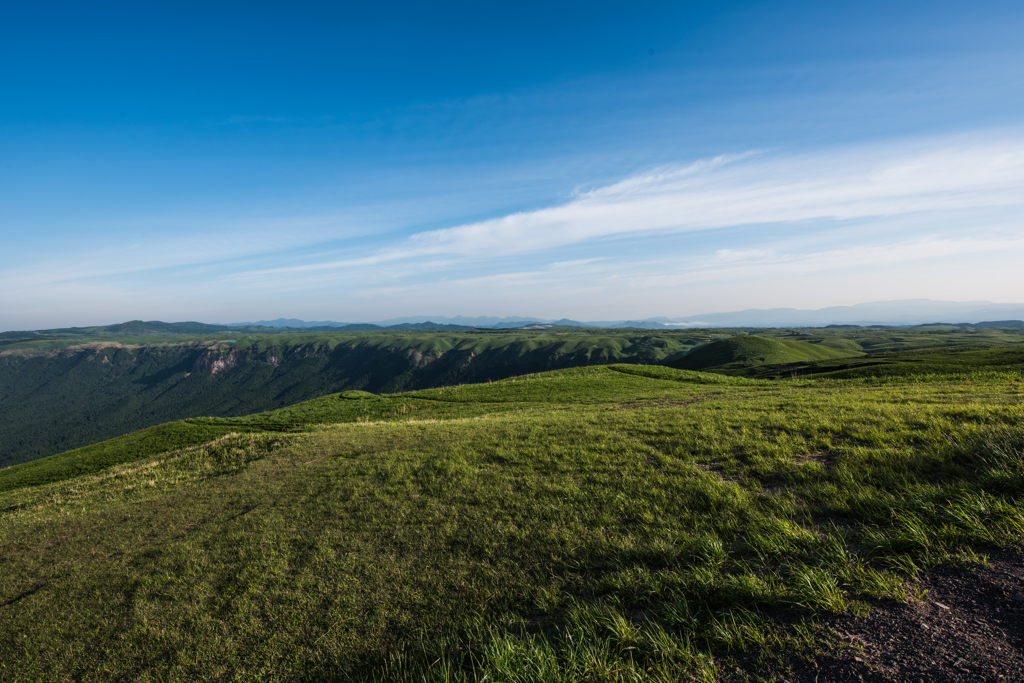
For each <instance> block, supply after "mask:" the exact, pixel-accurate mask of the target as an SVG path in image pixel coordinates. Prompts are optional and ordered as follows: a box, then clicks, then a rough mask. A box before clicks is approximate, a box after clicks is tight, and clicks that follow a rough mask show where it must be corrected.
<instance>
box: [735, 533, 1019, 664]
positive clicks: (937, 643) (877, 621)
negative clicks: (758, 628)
mask: <svg viewBox="0 0 1024 683" xmlns="http://www.w3.org/2000/svg"><path fill="white" fill-rule="evenodd" d="M921 586H922V587H923V588H924V589H926V590H927V595H926V596H925V599H924V600H923V601H922V602H920V603H918V604H915V605H909V606H908V605H901V604H897V603H891V602H890V603H881V604H879V605H876V606H875V609H874V610H873V611H872V612H871V614H869V615H868V616H866V617H861V618H858V617H853V616H839V617H836V618H833V619H829V620H828V621H829V622H830V623H829V626H830V627H831V628H832V629H834V631H835V634H836V637H837V638H838V639H839V641H840V643H842V644H844V645H847V646H849V647H841V648H839V649H838V650H837V651H836V652H834V653H833V654H831V655H826V656H819V657H817V658H816V659H815V661H810V662H809V661H805V660H800V659H798V658H796V657H793V658H792V659H791V661H789V662H787V664H786V666H777V665H776V666H774V667H772V666H769V667H768V669H767V670H765V668H764V667H763V666H759V667H757V668H756V669H755V667H753V666H750V669H749V670H747V667H746V664H747V662H748V661H752V659H753V658H751V659H749V660H742V658H741V661H740V663H741V666H735V665H733V666H731V667H729V668H728V669H726V671H724V672H723V675H722V677H721V678H720V680H722V681H730V682H731V681H751V680H758V679H760V680H764V679H766V678H767V679H768V680H777V681H800V682H801V683H802V682H805V681H806V682H811V681H857V682H859V681H901V682H902V681H907V682H911V683H917V682H918V681H920V682H922V683H931V682H932V681H935V682H949V683H966V682H967V681H972V682H973V681H998V682H1010V681H1024V555H1022V554H1021V553H1020V552H1012V551H996V552H993V553H991V554H990V556H989V566H987V567H984V568H980V569H965V568H954V567H940V568H937V569H933V570H931V571H929V572H927V573H926V574H925V575H923V576H922V577H921ZM786 669H788V670H786Z"/></svg>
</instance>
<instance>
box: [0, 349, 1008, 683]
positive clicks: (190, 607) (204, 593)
mask: <svg viewBox="0 0 1024 683" xmlns="http://www.w3.org/2000/svg"><path fill="white" fill-rule="evenodd" d="M851 341H853V342H854V343H857V344H858V346H859V348H856V349H854V348H848V349H846V351H847V352H849V353H847V356H846V357H845V359H844V360H842V361H840V360H839V359H838V358H836V357H835V356H834V354H832V353H830V352H827V351H828V350H831V349H834V348H835V346H831V347H830V346H828V345H825V344H824V342H819V343H818V345H819V346H820V348H816V349H814V350H813V351H814V353H812V354H811V355H810V356H807V355H806V354H804V355H802V356H801V357H799V358H795V359H794V358H793V357H791V356H787V357H781V358H780V357H779V354H780V353H781V354H783V355H785V354H786V353H789V352H790V351H792V348H791V344H782V345H781V346H782V350H780V349H779V347H777V346H774V345H771V344H769V345H767V347H765V349H762V348H761V346H764V345H761V344H760V342H755V343H754V345H755V346H757V348H756V349H754V350H755V351H757V352H761V351H769V352H770V353H767V355H765V354H762V356H759V357H764V358H765V360H764V361H763V362H764V365H763V368H762V369H764V368H769V367H771V368H774V369H772V370H771V372H774V373H775V374H776V375H777V376H779V377H783V379H774V380H769V379H756V378H750V377H744V376H736V375H737V374H744V373H745V372H747V371H746V370H741V371H736V370H735V368H734V369H732V370H729V369H728V368H726V369H725V370H722V371H720V372H717V373H710V372H698V371H693V370H686V369H678V368H672V367H665V366H656V365H628V364H611V365H600V366H592V367H580V368H568V369H561V370H553V371H549V372H541V373H534V374H529V375H525V376H520V377H514V378H509V379H504V380H501V381H495V382H490V383H479V384H472V385H463V386H452V387H446V388H433V389H425V390H420V391H408V392H403V393H394V394H388V395H375V394H372V393H369V392H365V391H345V392H342V393H335V394H330V395H327V396H323V397H321V398H318V399H315V400H311V401H307V402H304V403H299V404H296V405H292V406H289V407H285V408H281V409H278V410H274V411H270V412H264V413H258V414H254V415H249V416H244V417H229V418H194V419H189V420H185V421H181V422H176V423H171V424H167V425H162V426H159V427H153V428H150V429H147V430H144V431H142V432H138V433H133V434H129V435H127V436H123V437H119V438H115V439H112V440H110V441H106V442H102V443H100V444H95V445H92V446H88V447H86V448H81V449H78V450H77V451H70V452H67V453H62V454H59V455H55V456H51V457H49V458H44V459H41V460H37V461H34V462H30V463H25V464H22V465H18V466H15V467H11V468H8V469H6V470H0V678H3V679H4V680H10V681H36V680H45V681H64V680H67V681H70V680H75V681H77V680H126V681H127V680H131V681H139V680H141V681H177V680H239V681H240V680H297V681H304V680H351V681H366V680H379V681H474V682H483V681H495V682H497V681H508V682H513V681H522V682H524V683H525V682H527V681H531V682H532V681H551V682H555V681H680V680H697V681H713V680H716V678H718V677H719V676H720V674H721V673H722V672H723V670H724V669H725V668H726V667H730V666H731V665H732V664H733V663H735V662H736V661H737V660H738V659H739V658H743V657H749V658H751V659H754V660H755V661H760V662H764V663H765V664H769V663H775V664H776V665H778V663H779V662H780V661H782V660H781V658H782V657H783V654H784V653H791V654H792V653H796V654H797V655H799V656H801V657H808V658H813V657H814V656H815V655H816V653H819V652H821V651H822V650H823V649H827V648H830V647H834V640H833V639H832V638H831V635H830V632H829V628H828V626H827V622H828V620H829V615H832V614H836V613H854V614H856V613H862V612H865V611H867V610H869V609H870V608H871V606H872V605H874V604H877V603H878V601H902V602H913V601H915V600H919V599H921V597H922V594H921V589H920V588H919V586H918V584H917V583H916V581H915V577H917V576H918V575H919V574H920V573H921V572H922V571H924V570H927V569H928V568H929V567H933V566H936V565H938V564H944V563H953V564H960V565H972V564H978V563H982V562H984V553H985V552H986V551H987V550H989V549H992V548H1006V547H1019V546H1020V544H1021V539H1022V536H1024V422H1022V418H1024V405H1022V399H1024V375H1022V372H1021V366H1020V361H1019V359H1018V358H1017V356H1015V355H1012V354H1011V355H1012V357H1011V356H1007V355H1006V354H1007V353H1009V352H1010V351H1012V348H1011V349H1009V350H1008V349H1007V348H1004V347H994V348H989V349H984V348H978V347H974V348H975V350H973V351H964V352H960V353H945V354H939V352H938V351H934V352H933V353H934V354H935V356H936V357H939V356H941V359H940V360H941V362H936V363H933V365H937V366H940V365H941V366H943V368H942V369H941V371H932V370H929V371H927V372H919V371H917V370H914V371H909V370H908V369H907V368H909V367H911V366H913V367H915V368H916V367H918V365H920V364H917V365H915V363H914V362H912V361H910V360H907V361H906V362H903V363H902V366H901V367H894V368H891V371H890V372H887V373H878V374H875V375H873V376H855V377H845V378H843V377H839V378H837V377H835V376H833V372H848V371H849V370H850V368H847V369H846V370H841V371H831V372H830V371H823V372H820V373H817V374H809V375H808V374H805V375H804V376H800V377H796V378H794V377H793V375H792V373H790V372H789V371H788V370H786V369H785V368H786V366H787V364H792V363H798V364H803V365H807V366H810V365H813V364H815V363H825V364H827V363H840V364H843V363H846V364H847V365H848V364H850V363H851V362H854V361H858V362H859V361H860V360H862V359H864V358H865V356H863V354H864V353H865V352H866V350H865V348H864V347H863V346H860V342H858V341H857V340H855V339H853V340H851ZM801 343H804V342H801ZM833 343H835V342H833ZM892 343H899V342H892ZM924 346H928V345H922V346H921V347H919V348H917V350H913V349H911V350H910V351H909V352H911V353H917V354H924V353H925V352H924V351H922V350H921V348H923V347H924ZM931 346H932V347H935V346H940V347H941V346H944V344H942V343H939V344H937V345H936V344H932V345H931ZM768 347H770V348H768ZM787 349H788V350H789V351H786V350H787ZM706 351H709V352H713V353H716V354H717V353H719V351H720V350H716V349H711V348H710V345H709V346H708V347H706ZM797 351H803V349H802V347H798V348H797ZM885 352H887V353H889V352H892V353H895V352H896V351H895V350H893V349H886V350H885ZM722 353H723V354H724V352H722ZM772 354H775V355H772ZM1001 354H1002V355H1001ZM689 355H690V354H687V356H686V357H688V356H689ZM693 355H694V357H696V352H694V354H693ZM724 357H725V356H724V355H721V356H716V357H715V358H716V360H719V361H721V358H724ZM684 358H685V357H684ZM949 359H954V360H952V361H950V360H949ZM891 360H892V359H890V360H887V361H885V362H886V363H889V364H891V365H893V366H899V365H900V363H899V362H896V361H892V362H891V363H890V361H891ZM947 361H948V362H947ZM722 362H724V363H725V364H726V365H728V364H729V363H736V362H741V361H738V360H736V357H735V354H734V355H733V356H730V357H729V358H728V359H726V360H725V361H721V362H719V363H718V365H721V364H722ZM944 364H945V365H944ZM755 365H756V364H755V363H751V364H750V365H749V367H754V366H755ZM879 367H882V366H880V365H876V366H869V367H867V368H866V369H869V370H870V369H872V368H874V369H876V370H877V368H879ZM765 371H766V372H767V370H765ZM759 372H760V371H759Z"/></svg>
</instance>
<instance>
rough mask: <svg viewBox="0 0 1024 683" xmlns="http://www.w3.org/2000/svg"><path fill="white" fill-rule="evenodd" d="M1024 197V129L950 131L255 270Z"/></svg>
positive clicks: (761, 162)
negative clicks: (954, 134)
mask: <svg viewBox="0 0 1024 683" xmlns="http://www.w3.org/2000/svg"><path fill="white" fill-rule="evenodd" d="M1022 204H1024V136H1021V135H1019V134H1013V135H1005V136H1001V137H1000V138H999V139H991V138H989V139H978V138H976V139H967V138H960V139H956V138H949V139H944V140H931V141H924V142H917V143H914V144H909V143H903V144H891V145H888V146H884V145H879V146H874V147H870V148H863V147H861V148H849V149H836V150H827V151H820V152H816V153H813V154H797V155H786V154H783V153H780V152H772V153H750V154H746V155H739V156H732V157H726V156H722V157H717V158H714V159H708V160H703V161H699V162H696V163H693V164H688V165H682V166H674V167H663V168H658V169H655V170H652V171H649V172H646V173H641V174H637V175H634V176H631V177H629V178H626V179H624V180H622V181H621V182H618V183H615V184H612V185H608V186H605V187H600V188H597V189H593V190H589V191H585V192H579V193H577V194H576V195H575V196H574V197H573V198H572V199H571V200H570V201H568V202H566V203H564V204H562V205H560V206H554V207H550V208H545V209H540V210H537V211H529V212H520V213H514V214H511V215H508V216H503V217H501V218H495V219H492V220H485V221H480V222H476V223H470V224H466V225H460V226H455V227H451V228H444V229H438V230H429V231H424V232H420V233H417V234H415V235H413V236H411V237H409V238H408V239H406V240H404V241H403V242H401V243H399V244H395V245H392V246H387V247H384V248H381V249H378V250H376V251H374V252H372V253H368V254H364V255H361V256H358V257H355V258H349V259H342V260H334V261H324V262H313V263H306V264H302V265H296V266H292V267H286V268H274V269H266V270H261V271H257V272H252V273H249V274H248V277H252V278H261V277H267V276H273V275H278V274H284V273H296V272H302V271H307V272H308V271H317V270H331V269H341V268H344V269H351V268H365V267H373V266H379V265H381V264H384V263H388V262H393V261H403V260H420V259H424V258H428V257H438V256H448V257H460V258H464V259H488V258H492V257H496V256H508V255H512V254H523V253H530V252H539V251H544V250H549V249H555V248H559V247H566V246H569V245H574V244H580V243H583V242H589V241H594V240H607V239H616V238H625V237H633V236H637V235H642V234H653V233H679V232H692V231H701V230H713V229H718V228H727V227H734V226H742V225H755V224H778V223H795V222H800V221H808V220H816V219H818V220H820V219H834V220H837V221H842V220H854V219H865V218H872V217H875V218H878V217H892V216H899V215H905V214H912V213H917V212H940V211H954V210H965V209H978V208H991V207H1002V206H1010V205H1018V206H1019V205H1022Z"/></svg>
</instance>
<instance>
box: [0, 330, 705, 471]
mask: <svg viewBox="0 0 1024 683" xmlns="http://www.w3.org/2000/svg"><path fill="white" fill-rule="evenodd" d="M687 341H688V340H687V339H685V338H684V337H682V336H680V335H678V334H676V335H673V334H663V335H652V334H645V333H637V332H626V333H618V332H616V333H608V334H588V333H586V332H574V333H557V332H550V333H544V334H539V333H537V334H533V333H529V332H502V333H479V334H466V333H459V334H445V333H437V332H418V333H412V332H411V333H404V334H402V333H343V332H333V333H288V334H264V335H260V334H251V335H248V334H247V335H239V336H238V338H237V339H233V340H231V341H229V340H228V339H221V340H213V341H211V340H209V339H208V338H207V339H205V340H183V339H182V338H181V337H180V336H179V337H177V338H174V337H171V338H168V339H167V340H161V341H158V342H149V343H139V340H138V339H134V338H126V339H121V340H117V341H88V342H86V343H82V342H75V341H59V342H41V341H37V342H26V343H22V344H18V345H8V346H7V347H6V350H3V351H0V415H3V418H4V419H3V420H0V467H3V466H8V465H13V464H16V463H19V462H26V461H28V460H32V459H35V458H39V457H43V456H46V455H51V454H53V453H58V452H60V451H64V450H68V449H71V448H77V447H80V446H85V445H87V444H90V443H95V442H97V441H102V440H103V439H107V438H110V437H113V436H118V435H121V434H126V433H129V432H134V431H136V430H139V429H142V428H144V427H148V426H151V425H156V424H160V423H162V422H168V421H171V420H178V419H182V418H185V417H197V416H231V415H245V414H248V413H253V412H258V411H263V410H269V409H273V408H280V407H283V406H287V405H290V404H293V403H298V402H299V401H304V400H307V399H311V398H315V397H317V396H323V395H324V394H329V393H332V392H338V391H344V390H349V389H359V390H367V391H372V392H375V393H392V392H398V391H406V390H410V389H422V388H427V387H436V386H445V385H453V384H461V383H468V382H488V381H492V380H498V379H502V378H505V377H509V376H512V375H518V374H524V373H529V372H539V371H544V370H552V369H556V368H567V367H578V366H585V365H595V364H601V363H612V362H620V361H626V362H632V363H657V362H660V361H662V360H664V359H665V358H667V357H669V356H670V355H672V354H675V353H681V351H682V350H683V349H685V348H688V346H687V345H686V343H687ZM690 343H691V344H692V342H690Z"/></svg>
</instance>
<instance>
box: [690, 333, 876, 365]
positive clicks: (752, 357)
mask: <svg viewBox="0 0 1024 683" xmlns="http://www.w3.org/2000/svg"><path fill="white" fill-rule="evenodd" d="M830 341H831V340H830ZM843 341H846V340H843ZM846 345H851V342H848V341H847V342H846ZM857 355H861V352H860V351H859V350H855V349H851V348H834V347H833V346H826V345H824V344H811V343H808V342H804V341H795V340H789V339H766V338H764V337H757V336H750V337H732V338H729V339H720V340H718V341H714V342H711V343H710V344H707V345H705V346H701V347H700V348H698V349H696V350H694V351H692V352H690V353H688V354H687V355H685V356H683V357H682V358H680V359H678V360H675V361H673V362H672V366H673V367H677V368H680V369H684V370H706V369H709V368H715V369H716V370H717V371H719V372H731V373H743V372H746V371H748V370H749V369H751V368H753V367H754V366H759V365H766V364H782V363H797V362H801V361H803V362H806V361H815V360H824V359H826V358H844V357H849V356H857Z"/></svg>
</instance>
